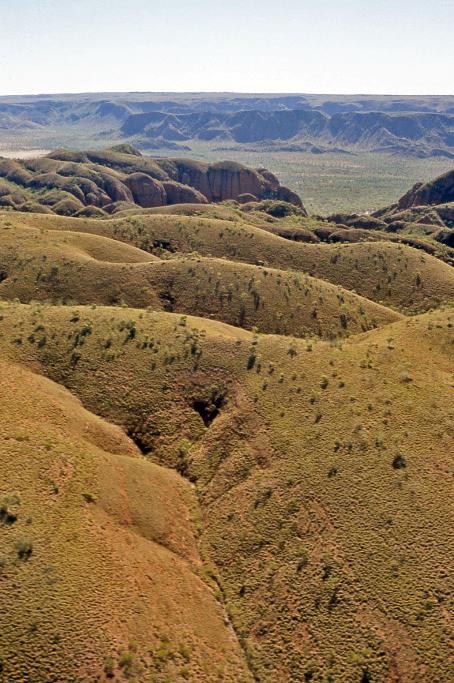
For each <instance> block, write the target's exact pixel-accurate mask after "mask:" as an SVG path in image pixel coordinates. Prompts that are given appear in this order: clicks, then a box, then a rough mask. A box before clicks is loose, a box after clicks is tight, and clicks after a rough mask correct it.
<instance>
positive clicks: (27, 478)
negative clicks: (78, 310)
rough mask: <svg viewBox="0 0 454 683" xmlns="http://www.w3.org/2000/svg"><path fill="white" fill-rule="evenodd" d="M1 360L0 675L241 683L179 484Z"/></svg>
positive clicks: (242, 669)
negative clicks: (237, 682) (228, 682)
mask: <svg viewBox="0 0 454 683" xmlns="http://www.w3.org/2000/svg"><path fill="white" fill-rule="evenodd" d="M2 357H3V353H2ZM0 367H1V372H2V378H3V381H2V391H1V394H0V439H1V448H0V472H1V474H0V624H1V628H0V680H1V681H5V683H6V682H7V683H13V682H17V683H23V682H24V681H30V682H31V681H33V682H36V683H38V682H41V681H42V682H44V681H58V682H60V681H61V682H66V681H68V682H69V681H76V680H77V681H87V682H88V681H90V682H92V681H93V682H94V681H106V680H111V679H112V678H114V677H115V680H131V681H132V680H134V681H165V680H172V681H184V680H188V678H189V679H190V680H207V681H220V680H225V681H232V682H233V681H235V683H236V681H250V680H252V678H251V676H250V675H249V673H248V672H247V668H246V666H245V664H244V656H243V652H242V650H241V648H240V647H239V645H238V642H237V639H236V637H235V635H234V633H233V631H232V630H231V628H230V627H229V625H228V623H227V621H226V617H225V614H224V611H223V608H222V606H221V604H220V602H219V600H218V599H217V598H216V597H215V594H214V591H213V588H212V587H210V585H208V584H207V583H206V578H205V577H206V576H208V574H207V573H206V570H205V567H204V565H203V563H202V561H201V559H200V556H199V552H198V549H197V539H196V537H195V533H194V531H193V529H194V528H195V526H194V523H195V520H196V519H197V516H198V513H197V504H196V502H195V498H194V494H193V493H192V492H191V490H190V487H189V485H188V484H187V483H186V482H184V480H182V479H181V477H179V476H178V475H177V474H176V473H175V472H173V471H171V470H168V469H163V468H162V467H159V466H158V465H155V464H153V463H151V462H149V461H146V460H145V459H144V458H143V457H142V456H141V455H140V453H139V451H138V450H137V449H136V447H135V446H134V445H133V444H132V442H131V441H130V440H129V439H128V438H127V437H126V436H125V435H124V433H123V432H122V431H121V430H120V429H119V428H118V427H114V426H112V425H109V424H107V423H105V422H104V421H102V420H101V419H100V418H97V417H95V416H94V415H93V414H91V413H89V412H87V411H86V410H84V409H83V408H82V407H81V405H80V403H79V402H78V401H77V399H75V398H74V397H73V396H71V395H70V394H69V392H67V391H66V390H65V389H63V388H61V387H59V386H58V385H56V384H54V383H52V382H50V381H49V380H47V379H44V378H42V377H39V376H37V375H35V374H32V373H31V372H30V371H29V370H25V369H24V368H21V367H18V366H15V365H12V364H10V363H7V362H5V361H4V360H2V362H1V363H0Z"/></svg>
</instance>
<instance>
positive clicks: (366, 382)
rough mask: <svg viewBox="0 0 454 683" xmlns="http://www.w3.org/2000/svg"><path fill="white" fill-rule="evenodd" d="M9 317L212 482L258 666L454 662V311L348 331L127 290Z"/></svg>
mask: <svg viewBox="0 0 454 683" xmlns="http://www.w3.org/2000/svg"><path fill="white" fill-rule="evenodd" d="M1 315H2V320H1V322H0V335H1V336H0V344H1V348H2V354H3V357H4V358H5V359H8V361H9V362H17V361H19V360H20V361H21V362H22V363H23V364H25V365H26V366H28V367H33V368H35V369H36V370H37V371H39V372H41V373H43V374H46V375H47V376H49V377H50V378H51V379H53V380H54V381H57V382H58V383H60V384H63V385H65V386H67V387H68V388H69V389H70V390H71V392H72V393H73V394H75V395H77V396H79V397H80V398H81V399H82V401H83V403H84V405H85V406H86V407H87V408H88V409H90V410H92V411H94V412H96V413H98V414H101V415H102V416H104V417H105V418H107V419H109V420H110V421H111V422H114V423H116V424H118V425H120V426H121V427H122V428H123V429H124V430H125V431H126V432H127V433H129V434H130V435H132V437H133V439H134V440H135V442H136V443H137V444H139V446H140V448H141V450H142V452H143V453H146V454H147V455H148V458H149V459H151V460H152V461H154V462H156V463H159V464H161V465H165V466H166V467H171V468H174V469H176V470H177V471H178V472H180V473H181V474H182V475H183V476H184V477H185V478H187V479H189V480H190V481H192V482H194V483H195V486H196V492H197V495H198V500H199V503H200V510H201V513H200V514H201V516H200V520H199V524H198V528H199V533H200V534H201V538H200V544H201V548H202V549H203V555H204V556H205V557H209V558H210V562H211V569H210V574H211V575H212V576H213V577H214V580H215V583H216V584H217V585H218V592H219V596H218V599H219V600H220V601H221V602H222V603H223V604H225V607H226V609H227V612H228V614H229V618H230V619H231V620H232V624H233V626H234V629H235V631H236V633H237V634H238V636H239V638H240V640H241V642H242V646H243V653H244V657H245V661H247V662H248V667H249V670H250V671H251V672H252V674H253V675H254V676H255V677H256V678H257V679H258V680H271V681H275V680H289V681H297V680H304V677H306V679H307V680H320V681H321V680H328V679H330V678H331V679H332V680H346V681H347V680H353V681H354V680H357V681H363V680H386V679H387V678H389V679H390V680H402V681H424V680H427V679H428V678H429V679H431V680H440V681H446V682H447V681H449V680H450V676H451V673H450V671H449V666H448V665H447V657H448V652H449V645H448V642H447V632H446V616H447V612H446V608H447V602H446V601H447V600H448V597H449V584H448V576H447V573H446V553H447V551H448V547H449V534H450V528H451V526H452V510H451V506H450V503H449V500H450V499H449V487H450V481H451V480H450V477H449V474H448V467H449V452H450V445H452V436H453V434H452V418H453V412H452V401H451V393H452V386H451V384H452V374H451V373H452V361H451V359H452V347H453V335H452V329H453V328H452V325H453V319H454V312H453V311H452V309H451V310H445V311H440V312H434V313H431V314H428V315H423V316H420V317H418V318H415V319H411V320H404V321H400V322H397V323H394V324H392V325H390V326H387V327H385V328H383V329H381V330H374V331H371V332H369V333H367V334H363V335H359V336H355V337H352V339H351V340H349V341H344V342H342V343H337V344H334V345H333V344H328V343H326V342H318V343H316V344H315V345H314V343H313V342H311V343H308V341H307V340H294V341H291V340H289V339H288V338H285V337H276V336H267V335H259V336H256V335H254V334H251V333H249V332H246V331H241V330H239V329H238V328H233V327H228V326H225V325H222V324H220V323H217V322H214V321H208V320H205V319H201V318H182V317H181V316H178V315H175V314H171V313H153V312H143V311H129V310H128V311H124V310H121V309H116V308H106V309H103V308H97V309H96V310H93V309H92V308H81V307H78V308H77V309H74V308H67V307H56V306H44V307H43V306H41V305H32V306H23V305H18V304H14V303H13V304H5V305H4V306H3V308H2V313H1ZM428 357H430V358H431V363H430V365H429V364H427V363H426V359H427V358H428ZM428 410H430V412H431V416H432V419H431V420H430V421H429V420H427V419H426V415H427V411H428ZM22 412H23V411H22ZM434 424H436V425H437V427H436V428H435V429H434V427H433V425H434ZM27 433H28V431H27ZM20 443H23V442H20ZM27 452H29V447H27ZM129 457H130V456H129ZM108 460H109V462H111V461H112V459H111V458H110V456H109V458H108ZM132 462H135V461H134V460H132ZM139 462H142V461H141V460H140V461H138V463H139ZM128 463H129V460H128ZM145 466H146V463H145V464H143V465H142V467H145ZM166 471H167V470H166ZM109 476H110V475H109ZM172 476H174V475H172ZM108 481H109V487H108V490H109V496H110V495H112V496H114V493H112V489H114V486H113V483H112V481H111V480H110V479H109V480H108ZM137 485H138V482H137V480H136V483H135V484H134V486H137ZM141 485H143V483H142V484H141ZM15 486H16V487H17V486H18V483H16V482H13V483H12V484H10V489H11V490H15ZM84 486H85V482H84ZM79 490H80V489H79ZM89 491H90V497H91V502H90V504H89V505H88V510H89V511H91V514H93V515H94V517H95V518H96V515H98V514H99V515H101V516H102V515H103V514H104V513H103V511H104V512H105V507H106V505H105V503H104V501H103V495H104V493H103V489H102V486H100V484H99V483H98V482H97V480H96V479H93V480H92V479H91V480H90V489H89ZM150 495H151V497H152V494H150ZM141 499H142V495H140V496H139V497H138V498H137V496H135V500H136V501H137V504H138V505H140V509H141V510H142V512H141V513H138V514H144V510H145V509H146V507H147V506H144V505H142V500H141ZM84 500H85V499H84ZM111 500H112V499H111ZM114 500H115V499H113V502H112V503H111V507H110V508H109V509H110V510H112V509H116V508H117V505H115V502H114ZM65 501H66V504H67V505H68V506H70V507H71V499H70V500H67V499H66V497H65ZM139 501H140V503H139ZM82 507H83V509H84V510H85V509H86V508H85V503H84V504H83V506H82ZM26 514H27V513H26ZM35 514H36V513H35ZM32 530H33V527H32V528H31V531H30V533H31V532H32ZM112 533H114V532H112ZM188 533H189V532H188ZM115 534H116V532H115ZM180 538H181V534H177V539H180ZM175 542H179V541H178V540H176V541H175ZM140 547H141V546H140ZM153 547H154V546H153ZM130 552H132V551H130ZM142 559H144V558H142ZM38 560H39V555H38V553H37V556H36V557H35V555H34V554H32V555H31V556H30V557H29V558H28V559H27V562H26V564H25V563H24V565H22V564H21V563H19V566H20V567H22V566H26V567H27V570H29V571H32V569H35V570H36V564H35V563H37V562H38ZM150 561H151V558H150ZM144 562H145V559H144ZM129 566H130V569H131V565H129ZM29 568H30V569H29ZM134 571H139V569H138V568H134ZM93 585H96V583H95V582H92V583H91V584H90V586H91V587H90V590H94V588H92V586H93ZM164 590H165V591H166V590H168V587H167V588H165V589H164ZM157 592H158V594H159V595H161V593H160V591H159V588H158V589H157ZM155 595H156V593H155ZM142 597H143V596H142ZM160 599H161V598H160ZM146 605H147V606H149V605H150V603H149V602H148V601H147V600H146V596H145V599H144V600H143V609H145V606H146ZM150 609H151V608H150ZM180 618H181V617H180ZM192 622H193V618H192V617H191V624H192ZM109 623H110V622H109ZM180 623H182V622H180ZM136 647H137V648H138V649H137V652H138V657H139V658H143V655H142V644H141V642H140V640H139V641H138V644H137V646H136ZM229 661H232V660H231V659H229ZM238 666H239V665H238ZM193 675H194V674H193ZM237 675H238V674H237ZM217 676H218V678H213V680H229V679H228V677H227V676H228V675H227V673H225V674H222V676H223V677H222V676H221V677H219V676H220V675H219V674H217ZM174 679H175V680H178V679H177V678H176V674H175V678H174ZM139 680H144V678H142V679H140V677H139ZM145 680H148V679H145ZM150 680H155V679H153V678H150ZM158 680H159V679H158ZM193 680H198V679H197V676H196V677H195V678H193ZM202 680H205V679H204V678H203V677H202ZM206 680H209V678H206ZM238 680H241V679H240V678H239V679H238Z"/></svg>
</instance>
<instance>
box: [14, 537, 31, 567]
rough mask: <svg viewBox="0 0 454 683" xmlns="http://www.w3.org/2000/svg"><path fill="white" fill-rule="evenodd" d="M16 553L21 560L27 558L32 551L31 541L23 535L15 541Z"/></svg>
mask: <svg viewBox="0 0 454 683" xmlns="http://www.w3.org/2000/svg"><path fill="white" fill-rule="evenodd" d="M16 553H17V557H18V558H19V559H20V560H22V561H23V562H25V561H26V560H28V559H29V558H30V556H31V554H32V553H33V543H32V541H31V540H30V539H29V538H27V537H25V536H24V537H23V538H19V539H18V540H17V541H16Z"/></svg>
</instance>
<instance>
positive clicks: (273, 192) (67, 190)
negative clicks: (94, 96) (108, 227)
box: [0, 145, 304, 216]
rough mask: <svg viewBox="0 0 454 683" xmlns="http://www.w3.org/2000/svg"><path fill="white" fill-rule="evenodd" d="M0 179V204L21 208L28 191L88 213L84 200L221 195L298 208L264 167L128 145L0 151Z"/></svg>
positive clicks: (132, 201) (133, 201)
mask: <svg viewBox="0 0 454 683" xmlns="http://www.w3.org/2000/svg"><path fill="white" fill-rule="evenodd" d="M0 181H1V186H0V193H1V200H2V205H3V206H5V207H11V208H17V209H19V210H20V209H21V207H22V206H23V205H25V202H26V201H27V200H28V199H31V198H30V192H31V194H32V197H33V199H32V201H33V202H34V203H35V204H37V205H43V206H46V207H48V208H49V210H51V211H54V212H55V213H60V214H63V215H74V214H76V213H77V215H79V216H83V215H89V214H90V211H88V212H85V211H83V209H84V207H95V208H97V209H101V210H102V211H105V212H108V213H111V212H113V211H115V212H116V211H117V210H123V207H127V208H129V207H132V208H133V207H134V206H140V207H142V208H153V207H160V206H165V205H167V204H207V203H209V202H222V201H225V200H235V201H238V202H239V203H244V202H251V201H260V200H278V201H282V202H287V203H288V204H291V205H293V206H295V207H298V208H299V209H300V210H301V211H303V212H304V207H303V205H302V203H301V199H300V198H299V197H298V195H297V194H296V193H295V192H293V191H292V190H290V189H289V188H287V187H284V186H282V185H281V184H280V183H279V180H278V178H277V177H276V176H275V175H274V174H273V173H271V172H270V171H267V170H266V169H263V168H260V169H253V168H248V167H247V166H243V165H242V164H237V163H235V162H232V161H223V162H220V163H215V164H209V163H204V162H199V161H193V160H191V159H164V158H159V159H152V158H150V157H144V156H142V154H141V153H140V152H139V150H137V149H135V148H134V147H132V146H130V145H119V146H117V147H115V148H111V149H107V150H94V151H86V152H72V151H68V150H56V151H55V152H52V153H51V154H49V155H48V156H47V157H42V158H40V159H29V160H12V159H1V158H0ZM17 186H20V187H23V188H24V191H25V190H26V193H25V192H24V198H23V199H22V200H21V198H20V197H19V198H18V201H16V198H15V196H13V193H16V194H17ZM119 207H121V208H119ZM94 213H95V214H96V215H98V214H97V213H96V212H94Z"/></svg>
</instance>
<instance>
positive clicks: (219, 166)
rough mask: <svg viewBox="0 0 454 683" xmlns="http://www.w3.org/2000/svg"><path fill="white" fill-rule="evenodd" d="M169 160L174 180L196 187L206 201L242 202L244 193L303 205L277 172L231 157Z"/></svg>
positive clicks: (257, 197)
mask: <svg viewBox="0 0 454 683" xmlns="http://www.w3.org/2000/svg"><path fill="white" fill-rule="evenodd" d="M170 162H171V163H170V172H171V173H173V176H174V178H175V180H177V181H178V182H179V183H183V184H184V185H191V186H192V187H194V188H196V189H197V190H198V191H199V192H201V193H202V194H203V195H205V197H206V198H207V200H208V201H209V202H222V201H225V200H228V199H234V200H236V201H241V202H242V201H244V199H243V195H249V196H251V197H254V198H256V199H280V200H282V201H286V202H289V203H290V204H294V205H295V206H299V207H302V206H303V204H302V202H301V199H300V198H299V197H298V195H297V194H296V193H295V192H293V191H292V190H289V189H288V188H286V187H284V186H282V185H280V184H279V180H278V179H277V178H276V176H275V175H274V174H273V173H271V172H270V171H267V170H266V169H252V168H248V167H246V166H243V165H242V164H238V163H235V162H233V161H222V162H219V163H216V164H207V163H202V162H195V161H191V160H186V159H172V160H170Z"/></svg>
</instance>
